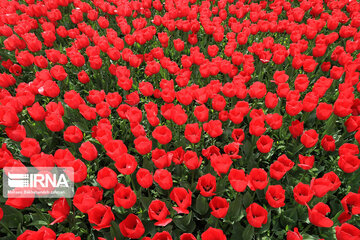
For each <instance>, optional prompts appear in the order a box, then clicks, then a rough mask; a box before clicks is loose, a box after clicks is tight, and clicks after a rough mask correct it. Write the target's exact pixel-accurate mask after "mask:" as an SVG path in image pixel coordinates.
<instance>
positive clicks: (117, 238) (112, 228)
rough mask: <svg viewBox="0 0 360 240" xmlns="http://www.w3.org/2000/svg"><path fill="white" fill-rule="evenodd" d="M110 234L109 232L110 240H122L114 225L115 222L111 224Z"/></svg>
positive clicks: (118, 229)
mask: <svg viewBox="0 0 360 240" xmlns="http://www.w3.org/2000/svg"><path fill="white" fill-rule="evenodd" d="M110 232H111V236H112V238H115V239H116V240H122V239H123V236H122V235H121V233H120V228H119V225H118V224H116V222H115V221H112V222H111V227H110Z"/></svg>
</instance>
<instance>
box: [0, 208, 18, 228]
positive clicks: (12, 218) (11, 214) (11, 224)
mask: <svg viewBox="0 0 360 240" xmlns="http://www.w3.org/2000/svg"><path fill="white" fill-rule="evenodd" d="M1 208H2V210H3V212H4V217H3V219H2V220H1V222H2V223H4V225H6V226H7V227H8V228H17V227H18V225H19V224H22V223H23V220H24V218H23V215H22V214H21V212H20V211H19V210H17V209H16V208H13V207H10V206H7V205H4V206H2V207H1Z"/></svg>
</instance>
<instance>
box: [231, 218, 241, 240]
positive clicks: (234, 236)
mask: <svg viewBox="0 0 360 240" xmlns="http://www.w3.org/2000/svg"><path fill="white" fill-rule="evenodd" d="M243 232H244V227H243V226H241V224H240V222H236V223H234V225H233V230H232V232H231V238H230V240H239V237H241V235H242V233H243Z"/></svg>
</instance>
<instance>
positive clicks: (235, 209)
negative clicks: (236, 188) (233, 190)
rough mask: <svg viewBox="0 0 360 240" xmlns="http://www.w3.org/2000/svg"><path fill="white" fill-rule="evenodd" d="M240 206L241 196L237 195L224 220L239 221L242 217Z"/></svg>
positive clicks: (241, 202)
mask: <svg viewBox="0 0 360 240" xmlns="http://www.w3.org/2000/svg"><path fill="white" fill-rule="evenodd" d="M242 204H243V201H242V196H241V195H240V194H238V195H237V197H236V198H235V200H234V201H232V202H231V203H230V206H229V210H228V213H227V215H226V217H225V219H226V220H230V221H232V222H236V221H240V220H241V219H242V218H243V217H244V213H243V210H244V209H243V208H242Z"/></svg>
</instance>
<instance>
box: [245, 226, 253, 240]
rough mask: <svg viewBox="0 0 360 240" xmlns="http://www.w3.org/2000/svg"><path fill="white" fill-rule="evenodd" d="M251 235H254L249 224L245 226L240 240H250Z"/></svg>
mask: <svg viewBox="0 0 360 240" xmlns="http://www.w3.org/2000/svg"><path fill="white" fill-rule="evenodd" d="M253 235H254V227H253V226H251V225H250V224H249V225H247V226H246V228H245V230H244V232H243V234H242V238H243V239H244V240H251V239H252V237H253Z"/></svg>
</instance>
